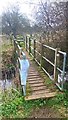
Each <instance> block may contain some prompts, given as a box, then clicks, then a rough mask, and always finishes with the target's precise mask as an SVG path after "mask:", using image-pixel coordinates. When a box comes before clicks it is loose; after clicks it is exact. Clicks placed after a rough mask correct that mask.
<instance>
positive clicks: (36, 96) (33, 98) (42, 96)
mask: <svg viewBox="0 0 68 120" xmlns="http://www.w3.org/2000/svg"><path fill="white" fill-rule="evenodd" d="M54 96H56V92H52V93H47V94H39V95H31V96H27V97H25V100H35V99H40V98H51V97H54Z"/></svg>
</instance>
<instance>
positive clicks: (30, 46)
mask: <svg viewBox="0 0 68 120" xmlns="http://www.w3.org/2000/svg"><path fill="white" fill-rule="evenodd" d="M30 53H31V37H29V55H30Z"/></svg>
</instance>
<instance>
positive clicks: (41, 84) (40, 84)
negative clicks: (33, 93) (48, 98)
mask: <svg viewBox="0 0 68 120" xmlns="http://www.w3.org/2000/svg"><path fill="white" fill-rule="evenodd" d="M30 85H31V87H38V86H43V83H42V82H41V83H37V84H36V83H34V84H30Z"/></svg>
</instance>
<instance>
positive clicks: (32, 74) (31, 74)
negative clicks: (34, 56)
mask: <svg viewBox="0 0 68 120" xmlns="http://www.w3.org/2000/svg"><path fill="white" fill-rule="evenodd" d="M28 76H39V74H37V73H36V74H35V73H29V74H28Z"/></svg>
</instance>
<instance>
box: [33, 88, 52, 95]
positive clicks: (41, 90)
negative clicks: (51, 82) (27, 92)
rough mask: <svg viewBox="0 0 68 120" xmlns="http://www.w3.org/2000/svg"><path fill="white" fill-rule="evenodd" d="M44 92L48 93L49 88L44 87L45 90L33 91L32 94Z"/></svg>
mask: <svg viewBox="0 0 68 120" xmlns="http://www.w3.org/2000/svg"><path fill="white" fill-rule="evenodd" d="M46 93H50V90H49V89H46V90H39V91H33V93H32V95H38V94H46Z"/></svg>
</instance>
